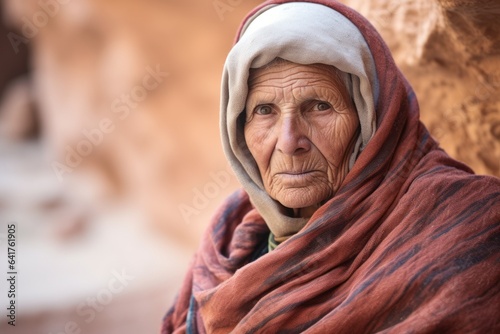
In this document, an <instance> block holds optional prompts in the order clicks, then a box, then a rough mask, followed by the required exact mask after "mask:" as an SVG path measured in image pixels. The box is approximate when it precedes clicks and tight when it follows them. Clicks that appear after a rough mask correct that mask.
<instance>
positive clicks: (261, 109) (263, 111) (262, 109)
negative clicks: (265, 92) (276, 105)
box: [255, 106, 273, 115]
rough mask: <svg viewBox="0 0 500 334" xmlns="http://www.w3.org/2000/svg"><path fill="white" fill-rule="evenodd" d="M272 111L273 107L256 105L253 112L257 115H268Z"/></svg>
mask: <svg viewBox="0 0 500 334" xmlns="http://www.w3.org/2000/svg"><path fill="white" fill-rule="evenodd" d="M272 112H273V108H271V106H258V107H257V108H255V113H256V114H257V115H269V114H271V113H272Z"/></svg>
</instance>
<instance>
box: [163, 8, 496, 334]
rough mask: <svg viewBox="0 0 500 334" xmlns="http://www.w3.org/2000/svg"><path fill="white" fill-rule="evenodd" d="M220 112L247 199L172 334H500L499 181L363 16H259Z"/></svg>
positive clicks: (234, 205) (231, 201)
mask: <svg viewBox="0 0 500 334" xmlns="http://www.w3.org/2000/svg"><path fill="white" fill-rule="evenodd" d="M221 101H222V106H221V131H222V141H223V145H224V149H225V152H226V155H227V158H228V160H229V161H230V163H231V166H232V168H233V169H234V171H235V173H236V175H237V176H238V178H239V180H240V182H241V184H242V186H243V190H241V191H238V192H236V193H235V194H233V195H232V196H231V197H230V198H228V199H227V201H226V202H225V203H224V204H223V205H222V207H221V208H220V210H219V212H218V213H217V214H216V215H215V217H214V218H213V220H212V222H211V224H210V226H209V228H208V230H207V232H206V234H205V235H204V238H203V240H202V243H201V246H200V249H199V251H198V252H197V254H196V256H195V258H194V260H193V263H192V266H191V269H190V270H189V273H188V275H187V277H186V279H185V282H184V285H183V287H182V289H181V291H180V294H179V295H178V297H177V299H176V301H175V304H174V306H173V307H172V308H171V309H170V311H169V312H168V313H167V315H166V317H165V319H164V323H163V329H162V332H163V333H181V332H187V333H228V332H234V333H278V332H279V333H301V332H306V333H372V332H384V333H409V332H415V333H444V332H447V333H450V332H453V333H455V332H461V333H471V332H474V333H493V332H500V318H499V314H500V283H499V281H500V252H499V249H500V182H499V180H498V179H495V178H493V177H487V176H476V175H474V174H473V172H472V171H471V170H470V169H469V168H468V167H467V166H465V165H463V164H462V163H459V162H457V161H455V160H453V159H451V158H450V157H449V156H448V155H447V154H446V153H445V152H443V151H442V150H441V149H440V148H439V146H438V144H437V143H436V142H435V141H434V139H433V138H432V137H431V136H430V135H429V133H428V131H427V130H426V128H425V127H424V126H423V125H422V124H421V123H420V121H419V111H418V104H417V100H416V98H415V94H414V92H413V90H412V88H411V87H410V85H409V84H408V82H407V81H406V80H405V78H404V77H403V75H402V74H401V73H400V72H399V70H398V69H397V67H396V65H395V64H394V62H393V59H392V58H391V56H390V53H389V50H388V49H387V47H386V45H385V44H384V42H383V41H382V39H381V38H380V36H379V35H378V34H377V32H376V31H375V30H374V28H373V27H372V26H371V25H370V24H369V23H368V22H367V21H366V20H365V19H364V18H363V17H361V16H360V15H359V14H357V13H356V12H354V11H353V10H351V9H349V8H347V7H345V6H344V5H342V4H340V3H338V2H335V1H328V0H317V1H314V2H290V1H278V0H276V1H268V2H266V3H264V4H262V5H261V6H259V7H258V8H256V9H255V10H254V11H252V12H251V13H250V14H249V16H248V17H247V18H246V20H245V21H244V23H243V25H242V27H241V29H240V31H239V34H238V38H237V42H236V44H235V45H234V47H233V48H232V50H231V52H230V53H229V55H228V58H227V61H226V64H225V68H224V75H223V83H222V100H221Z"/></svg>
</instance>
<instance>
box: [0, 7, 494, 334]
mask: <svg viewBox="0 0 500 334" xmlns="http://www.w3.org/2000/svg"><path fill="white" fill-rule="evenodd" d="M260 2H261V1H253V0H245V1H242V0H162V1H159V0H146V1H144V0H142V1H140V0H127V1H117V0H101V1H98V0H23V1H18V0H1V7H0V11H1V12H0V14H1V18H2V22H1V25H0V60H1V61H0V268H2V274H1V275H2V278H1V279H0V309H1V310H4V311H1V312H0V319H2V320H1V321H0V333H23V334H24V333H26V334H38V333H44V334H50V333H52V334H60V333H79V332H78V330H80V331H81V333H106V334H108V333H109V334H113V333H121V334H132V333H157V332H158V331H159V328H160V324H161V318H162V316H163V314H164V313H165V312H166V310H167V309H168V307H169V306H170V304H171V303H172V300H173V298H174V296H175V293H176V291H177V290H178V289H179V286H180V283H181V280H182V278H183V276H184V273H185V271H186V269H187V266H188V263H189V261H190V259H191V257H192V255H193V252H194V251H195V249H196V246H197V244H198V241H199V238H200V236H201V233H202V232H203V230H204V229H205V227H206V226H207V224H208V220H209V219H210V217H211V215H212V214H213V212H214V211H215V209H216V207H217V206H218V205H219V204H220V203H221V201H222V200H223V199H224V198H225V197H226V196H227V195H228V194H230V193H231V192H233V191H234V190H235V189H236V188H237V187H238V183H237V181H236V179H235V177H234V176H233V174H232V172H231V171H230V169H229V167H228V165H227V163H226V161H225V158H224V156H223V154H222V149H221V146H220V141H219V130H218V109H219V87H220V79H221V71H222V66H223V63H224V60H225V56H226V55H227V53H228V51H229V49H230V48H231V45H232V41H233V38H234V35H235V33H236V29H237V27H238V25H239V23H240V22H241V20H242V19H243V17H244V16H245V15H246V13H247V12H248V11H250V10H251V9H252V8H253V7H255V6H256V5H257V4H259V3H260ZM342 2H344V3H346V4H348V5H349V6H351V7H353V8H355V9H357V10H358V11H360V12H361V13H362V14H363V15H365V16H366V17H367V18H368V19H369V20H370V21H371V22H372V23H373V24H374V26H375V27H376V28H377V29H378V30H379V31H380V33H381V34H382V36H383V37H384V39H385V40H386V41H387V43H388V45H389V47H390V48H391V50H392V52H393V55H394V58H395V60H396V62H397V63H398V65H399V66H400V68H401V69H402V71H403V72H404V73H405V75H406V76H407V78H408V80H409V81H410V82H411V84H412V85H413V86H414V88H415V90H416V93H417V97H418V99H419V101H420V105H421V114H422V120H423V122H424V123H425V124H426V126H427V127H428V128H429V129H430V131H431V133H432V135H433V136H434V137H435V138H436V139H437V140H438V141H440V143H441V145H442V146H443V148H444V149H445V150H446V151H447V152H448V153H449V154H450V155H452V156H453V157H455V158H457V159H459V160H461V161H464V162H465V163H467V164H468V165H470V166H471V167H473V169H474V170H475V171H476V172H477V173H479V174H490V175H496V176H500V113H499V107H500V94H499V89H500V20H499V17H500V5H499V4H497V1H481V2H479V1H475V0H470V1H466V0H405V1H395V0H379V1H376V0H370V1H366V0H365V1H361V0H345V1H342ZM9 224H16V257H17V259H16V270H17V272H18V275H17V286H16V290H17V291H16V292H17V294H16V316H17V318H16V327H12V326H9V325H8V324H7V321H8V320H9V319H8V318H7V317H6V316H5V315H6V314H7V310H6V308H7V306H8V302H9V299H8V298H7V291H8V289H9V285H8V284H7V283H8V282H7V281H6V279H5V278H3V277H4V274H5V276H6V273H7V271H8V270H7V269H8V268H7V260H8V258H7V247H8V246H7V230H8V229H7V225H9Z"/></svg>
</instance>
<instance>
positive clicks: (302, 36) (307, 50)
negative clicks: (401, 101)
mask: <svg viewBox="0 0 500 334" xmlns="http://www.w3.org/2000/svg"><path fill="white" fill-rule="evenodd" d="M275 58H282V59H285V60H288V61H290V62H294V63H298V64H305V65H306V64H314V63H321V64H326V65H331V66H334V67H336V68H338V69H339V70H340V71H342V72H345V73H348V74H350V76H351V82H352V87H348V90H349V91H350V92H351V93H352V98H353V100H354V104H355V107H356V109H357V111H358V116H359V121H360V125H361V133H360V136H359V138H358V141H357V143H356V146H355V150H354V153H353V154H352V156H351V161H350V167H352V165H353V164H354V161H355V159H356V158H357V156H358V154H359V152H360V151H361V150H362V149H363V148H364V147H365V146H366V144H367V143H368V141H369V140H370V138H371V137H372V136H373V134H374V133H375V129H376V119H375V108H374V106H375V105H376V101H377V97H378V84H377V83H378V81H377V78H376V71H375V63H374V61H373V57H372V54H371V52H370V50H369V48H368V45H367V44H366V41H365V40H364V38H363V36H362V35H361V33H360V32H359V30H358V29H357V28H356V26H355V25H354V24H353V23H352V22H351V21H349V20H348V19H347V18H346V17H344V16H343V15H341V14H340V13H338V12H336V11H335V10H333V9H331V8H329V7H326V6H323V5H320V4H314V3H306V2H294V3H286V4H282V5H272V6H267V7H265V8H263V9H262V10H260V11H259V12H257V13H256V14H255V15H254V16H253V17H251V18H249V19H248V20H247V22H246V25H245V26H244V27H243V31H242V34H241V37H240V39H239V40H238V42H237V43H236V44H235V45H234V46H233V48H232V49H231V51H230V53H229V55H228V57H227V59H226V63H225V65H224V72H223V77H222V89H221V92H222V93H221V119H220V122H221V123H220V126H221V136H222V143H223V147H224V152H225V154H226V157H227V159H228V160H229V162H230V164H231V167H232V168H233V170H234V171H235V174H236V176H237V177H238V179H239V181H240V182H241V184H242V186H243V187H244V189H245V190H246V191H247V193H248V194H249V196H250V199H251V201H252V203H253V205H254V206H255V207H256V208H257V210H258V211H259V213H260V214H261V215H262V217H263V218H264V220H265V221H266V223H267V225H268V226H269V228H270V230H271V232H272V233H273V234H274V235H275V237H277V238H281V239H285V238H287V237H289V236H291V235H293V234H295V233H297V232H298V231H299V230H300V229H301V228H302V227H303V226H304V225H305V224H306V222H307V219H304V218H298V217H290V216H288V215H286V214H285V212H286V210H285V208H284V207H283V206H282V205H281V204H280V203H279V202H277V201H275V200H273V199H272V198H271V197H270V196H269V194H268V193H267V192H266V191H265V189H264V185H263V183H262V178H261V176H260V172H259V169H258V167H257V164H256V162H255V160H254V158H253V157H252V155H251V153H250V151H249V150H248V147H247V145H246V142H245V138H244V133H243V124H242V123H241V122H238V117H239V116H240V114H241V113H242V112H244V109H245V104H246V99H247V94H248V84H247V82H248V76H249V70H250V68H259V67H262V66H264V65H267V64H268V63H270V62H271V61H273V60H274V59H275Z"/></svg>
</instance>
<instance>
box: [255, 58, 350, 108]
mask: <svg viewBox="0 0 500 334" xmlns="http://www.w3.org/2000/svg"><path fill="white" fill-rule="evenodd" d="M248 88H249V94H248V95H249V96H248V100H252V99H253V97H255V96H256V95H257V96H259V97H277V96H278V95H282V94H285V93H287V92H288V93H292V92H293V94H297V95H298V96H309V95H317V96H321V95H325V96H326V95H330V94H335V95H338V94H342V95H345V93H346V89H345V86H344V84H343V82H342V81H341V80H340V78H339V76H338V73H337V72H336V69H335V68H334V67H333V66H329V65H324V64H312V65H302V64H296V63H292V62H279V63H275V64H270V65H267V66H264V67H261V68H258V69H253V70H251V71H250V77H249V81H248ZM247 102H248V101H247Z"/></svg>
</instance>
